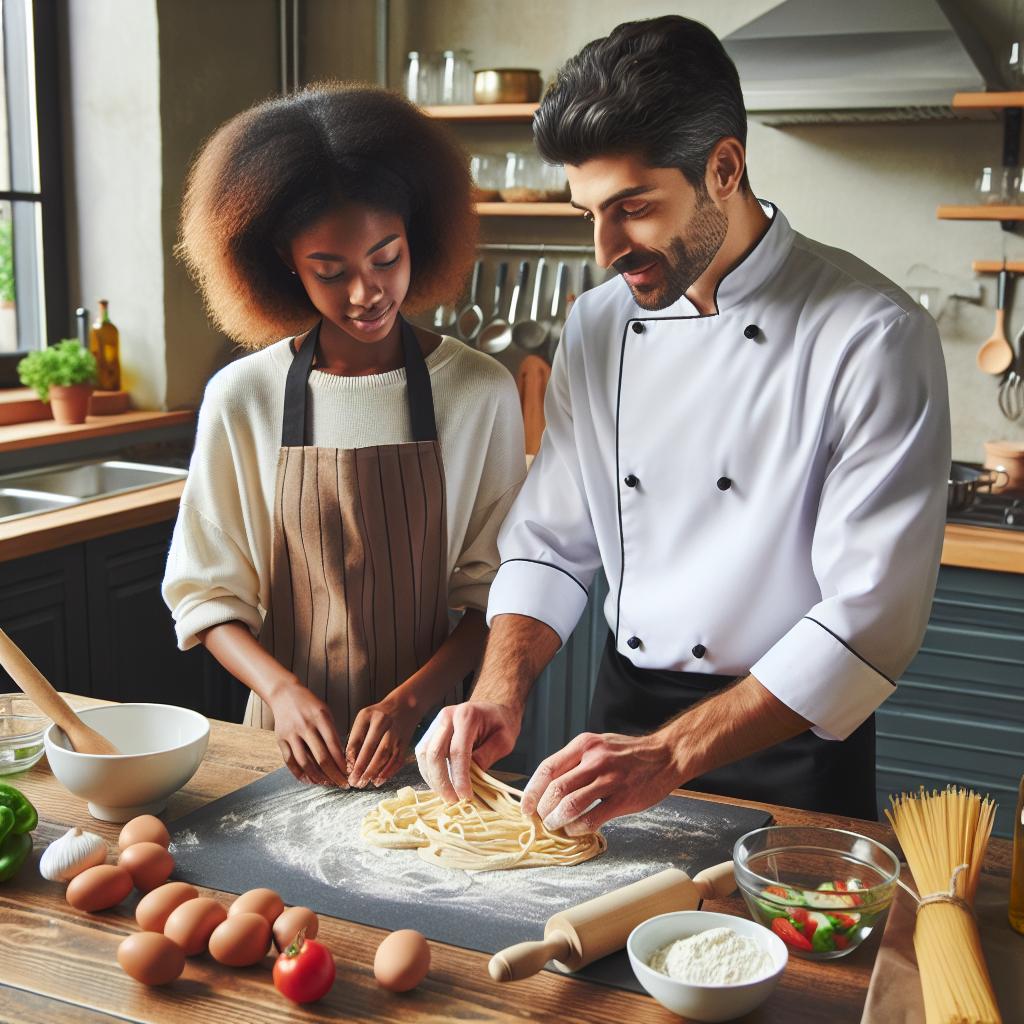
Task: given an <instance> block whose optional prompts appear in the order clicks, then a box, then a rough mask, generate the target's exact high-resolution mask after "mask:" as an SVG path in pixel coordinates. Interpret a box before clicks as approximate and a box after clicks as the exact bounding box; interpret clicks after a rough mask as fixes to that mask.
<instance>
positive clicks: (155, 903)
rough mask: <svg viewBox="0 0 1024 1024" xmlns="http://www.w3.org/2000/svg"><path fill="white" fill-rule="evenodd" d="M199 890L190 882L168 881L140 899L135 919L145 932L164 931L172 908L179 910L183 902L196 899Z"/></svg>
mask: <svg viewBox="0 0 1024 1024" xmlns="http://www.w3.org/2000/svg"><path fill="white" fill-rule="evenodd" d="M198 895H199V890H198V889H197V888H196V887H195V886H194V885H189V884H188V882H168V883H167V884H166V885H161V886H159V887H158V888H156V889H154V890H153V891H152V892H150V893H147V894H146V895H145V896H143V897H142V899H141V900H139V905H138V906H137V907H136V908H135V920H136V921H138V922H139V927H140V928H141V929H142V930H143V931H144V932H162V931H163V930H164V925H165V924H167V918H169V917H170V916H171V911H172V910H177V908H178V907H180V906H181V905H182V903H186V902H187V901H188V900H194V899H196V897H198Z"/></svg>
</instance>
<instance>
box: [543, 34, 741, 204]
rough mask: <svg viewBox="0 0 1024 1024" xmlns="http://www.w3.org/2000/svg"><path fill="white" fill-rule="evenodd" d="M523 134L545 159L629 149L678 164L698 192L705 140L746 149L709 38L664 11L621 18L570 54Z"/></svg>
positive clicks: (729, 71)
mask: <svg viewBox="0 0 1024 1024" xmlns="http://www.w3.org/2000/svg"><path fill="white" fill-rule="evenodd" d="M533 135H534V139H535V141H536V143H537V148H538V149H539V150H540V154H541V156H542V157H543V158H544V159H545V160H547V161H548V162H549V163H554V164H573V165H578V164H582V163H584V162H586V161H587V160H591V159H594V158H596V157H602V156H617V155H621V154H626V153H631V154H635V155H636V156H638V157H639V158H640V159H642V160H643V161H644V162H645V163H646V164H648V165H649V166H651V167H675V168H678V169H679V170H680V171H682V173H683V175H684V176H685V177H686V179H687V180H688V181H689V182H690V184H692V185H693V186H694V187H695V188H698V189H703V187H704V172H705V169H706V167H707V162H708V157H709V156H710V155H711V151H712V149H714V147H715V145H716V144H717V143H718V142H719V141H720V140H722V139H724V138H729V137H732V138H736V139H738V140H739V141H740V142H741V143H742V144H743V145H744V146H746V142H747V112H746V108H745V107H744V105H743V93H742V92H741V91H740V79H739V75H738V74H737V72H736V67H735V65H734V64H733V62H732V61H731V60H730V59H729V55H728V54H727V53H726V52H725V49H724V48H723V46H722V44H721V42H719V40H718V37H717V36H716V35H715V34H714V33H713V32H712V31H711V30H710V29H709V28H707V27H706V26H705V25H702V24H701V23H700V22H698V21H691V20H690V19H689V18H683V17H680V16H678V15H674V14H671V15H666V16H664V17H661V18H652V19H650V20H647V21H630V22H625V23H624V24H622V25H619V26H618V27H616V28H614V29H613V30H612V32H611V33H610V34H609V35H607V36H605V37H604V38H602V39H595V40H594V41H593V42H590V43H587V45H586V46H584V47H583V49H582V50H580V52H579V53H578V54H576V56H575V57H570V58H569V60H568V61H566V63H565V64H564V66H563V67H562V68H561V69H560V70H559V72H558V76H557V77H556V79H555V81H554V83H553V84H552V85H551V87H550V88H549V89H548V91H547V93H546V94H545V96H544V98H543V101H542V102H541V104H540V109H539V110H538V111H537V113H536V114H535V115H534V118H533ZM743 186H744V187H745V188H748V189H749V184H748V180H747V175H746V171H745V170H744V175H743Z"/></svg>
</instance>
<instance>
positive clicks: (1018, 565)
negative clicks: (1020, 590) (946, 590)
mask: <svg viewBox="0 0 1024 1024" xmlns="http://www.w3.org/2000/svg"><path fill="white" fill-rule="evenodd" d="M942 564H943V565H957V566H961V567H962V568H965V569H992V570H994V571H995V572H1015V573H1024V531H1013V530H998V529H995V528H987V527H984V526H962V525H961V524H960V523H947V524H946V539H945V542H944V543H943V545H942Z"/></svg>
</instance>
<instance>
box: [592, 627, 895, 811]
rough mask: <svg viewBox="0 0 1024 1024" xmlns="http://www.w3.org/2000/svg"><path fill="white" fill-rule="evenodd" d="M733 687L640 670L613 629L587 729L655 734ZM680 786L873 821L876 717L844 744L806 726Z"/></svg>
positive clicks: (721, 680) (712, 679)
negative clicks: (619, 644) (617, 642)
mask: <svg viewBox="0 0 1024 1024" xmlns="http://www.w3.org/2000/svg"><path fill="white" fill-rule="evenodd" d="M733 682H735V678H734V677H733V676H715V675H707V674H704V673H701V672H670V671H664V670H661V669H642V668H637V667H636V666H635V665H634V664H633V663H632V662H631V661H630V660H629V659H628V658H626V657H624V656H623V655H621V654H620V653H619V652H618V651H617V650H616V648H615V636H614V634H613V633H611V632H609V634H608V642H607V643H606V644H605V649H604V657H603V658H602V659H601V666H600V668H599V669H598V673H597V686H596V688H595V690H594V698H593V701H592V702H591V705H590V719H589V722H588V724H587V728H588V730H589V731H590V732H598V733H600V732H615V733H621V734H625V735H629V736H639V735H641V734H644V733H649V732H653V731H654V730H655V729H658V728H660V727H661V726H662V725H664V724H665V723H666V722H667V721H668V720H669V719H670V718H673V717H674V716H675V715H677V714H679V712H681V711H685V710H686V709H687V708H690V707H692V706H693V705H694V704H696V703H697V702H698V701H701V700H703V699H704V698H705V697H708V696H710V695H711V694H713V693H716V692H718V691H719V690H722V689H724V688H725V687H727V686H729V685H731V684H732V683H733ZM683 785H684V787H685V788H686V789H693V790H697V791H699V792H701V793H714V794H716V795H719V796H734V797H739V798H740V799H742V800H759V801H762V802H763V803H771V804H784V805H785V806H787V807H799V808H801V809H803V810H807V811H820V812H823V813H826V814H840V815H843V816H846V817H850V818H866V819H868V820H871V821H875V820H877V819H878V806H877V803H876V798H875V716H874V715H872V716H871V717H870V718H868V719H867V721H865V722H864V723H863V724H862V725H861V726H859V727H858V728H857V729H856V730H855V731H854V732H853V733H852V734H851V735H850V736H849V737H848V738H847V739H845V740H823V739H821V738H820V737H818V736H815V735H814V733H812V732H811V731H810V730H809V729H808V730H807V731H806V732H803V733H801V734H800V735H799V736H794V737H793V738H792V739H790V740H785V741H784V742H782V743H777V744H775V746H773V747H768V748H766V749H765V750H762V751H760V752H758V753H756V754H751V755H750V757H744V758H743V759H742V760H740V761H735V762H733V763H732V764H729V765H725V766H723V767H721V768H716V769H715V770H714V771H711V772H708V773H707V774H705V775H699V776H697V777H696V778H694V779H688V780H687V781H686V782H685V783H684V784H683Z"/></svg>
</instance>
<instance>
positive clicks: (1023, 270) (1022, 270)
mask: <svg viewBox="0 0 1024 1024" xmlns="http://www.w3.org/2000/svg"><path fill="white" fill-rule="evenodd" d="M971 270H973V271H974V272H975V273H976V274H998V273H999V271H1000V270H1005V271H1006V272H1007V273H1008V274H1024V263H1021V262H1020V261H1014V260H1007V261H1006V262H1005V263H1004V262H1003V261H1002V260H975V261H974V262H973V263H972V264H971Z"/></svg>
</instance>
